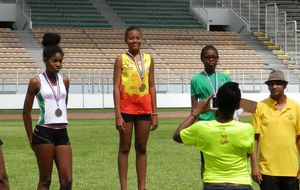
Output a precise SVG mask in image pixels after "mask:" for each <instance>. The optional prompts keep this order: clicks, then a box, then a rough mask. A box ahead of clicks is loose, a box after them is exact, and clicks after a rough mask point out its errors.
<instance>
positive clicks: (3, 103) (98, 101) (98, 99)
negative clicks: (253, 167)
mask: <svg viewBox="0 0 300 190" xmlns="http://www.w3.org/2000/svg"><path fill="white" fill-rule="evenodd" d="M286 94H287V96H289V97H290V98H292V99H294V100H296V101H298V102H299V103H300V99H299V97H300V93H286ZM268 96H269V93H257V94H253V93H244V94H242V97H243V98H246V99H249V100H254V101H261V100H263V99H265V98H266V97H268ZM24 98H25V94H12V95H11V94H9V95H8V94H1V95H0V109H22V107H23V103H24ZM157 106H158V107H159V108H177V107H190V106H191V102H190V94H188V93H186V94H157ZM113 107H114V103H113V95H112V94H70V95H69V102H68V108H72V109H73V108H113ZM34 108H38V105H37V101H36V100H35V101H34ZM0 117H1V116H0Z"/></svg>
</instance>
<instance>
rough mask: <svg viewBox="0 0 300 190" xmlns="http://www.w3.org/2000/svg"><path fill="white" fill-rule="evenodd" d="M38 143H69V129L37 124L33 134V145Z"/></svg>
mask: <svg viewBox="0 0 300 190" xmlns="http://www.w3.org/2000/svg"><path fill="white" fill-rule="evenodd" d="M38 144H54V146H58V145H69V144H70V140H69V137H68V132H67V129H66V128H63V129H51V128H47V127H43V126H40V125H36V126H35V129H34V132H33V135H32V145H38Z"/></svg>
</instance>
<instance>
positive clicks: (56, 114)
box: [55, 108, 62, 117]
mask: <svg viewBox="0 0 300 190" xmlns="http://www.w3.org/2000/svg"><path fill="white" fill-rule="evenodd" d="M55 116H56V117H60V116H62V111H61V109H59V108H57V109H56V110H55Z"/></svg>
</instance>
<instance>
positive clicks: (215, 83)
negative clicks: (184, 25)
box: [190, 45, 231, 177]
mask: <svg viewBox="0 0 300 190" xmlns="http://www.w3.org/2000/svg"><path fill="white" fill-rule="evenodd" d="M200 58H201V61H202V63H203V65H204V70H203V71H202V72H200V73H199V74H197V75H196V76H194V77H192V79H191V84H190V87H191V104H192V109H193V108H194V107H195V106H196V105H197V103H198V101H201V100H204V99H206V98H207V97H209V96H210V95H211V94H214V97H213V100H215V96H216V94H217V92H218V89H219V88H220V87H221V86H222V85H223V84H225V83H226V82H229V81H231V79H230V77H229V76H228V75H226V74H224V73H222V72H217V71H216V68H217V64H218V61H219V53H218V50H217V49H216V48H215V47H214V46H213V45H207V46H205V47H204V48H202V50H201V56H200ZM213 119H216V117H215V112H214V111H208V112H205V113H202V114H200V115H199V116H198V120H199V121H210V120H213ZM200 157H201V177H203V172H204V170H205V168H204V159H203V154H202V153H200Z"/></svg>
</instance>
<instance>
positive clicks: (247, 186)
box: [173, 82, 254, 190]
mask: <svg viewBox="0 0 300 190" xmlns="http://www.w3.org/2000/svg"><path fill="white" fill-rule="evenodd" d="M212 97H213V95H211V96H210V97H209V98H207V99H206V100H204V101H199V102H198V103H197V104H196V106H194V107H193V111H192V113H191V114H190V116H189V117H188V118H186V119H185V120H184V121H183V122H182V123H181V124H180V125H179V126H178V128H177V129H176V131H175V132H174V135H173V139H174V140H175V141H176V142H179V143H183V144H185V145H193V146H195V147H196V148H197V149H198V151H201V152H203V155H204V160H205V171H204V178H203V183H204V184H203V186H204V188H203V189H204V190H209V189H219V190H221V189H233V188H234V189H243V190H251V189H252V187H251V184H252V180H251V175H250V167H249V162H248V157H249V155H250V154H251V153H252V152H253V143H254V129H253V127H252V125H251V124H249V123H242V122H239V121H236V120H233V114H234V112H235V110H236V109H238V108H239V103H240V100H241V92H240V89H239V88H238V84H237V83H234V82H228V83H226V84H224V85H223V86H222V87H220V89H219V91H218V92H217V97H216V105H217V108H218V110H217V111H216V120H212V121H198V122H195V121H196V120H197V118H198V116H199V115H200V114H202V113H204V112H207V111H209V102H210V100H211V99H212Z"/></svg>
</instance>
